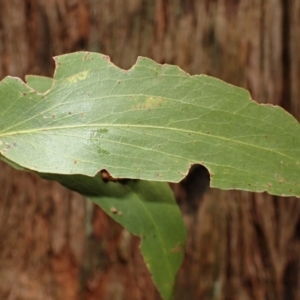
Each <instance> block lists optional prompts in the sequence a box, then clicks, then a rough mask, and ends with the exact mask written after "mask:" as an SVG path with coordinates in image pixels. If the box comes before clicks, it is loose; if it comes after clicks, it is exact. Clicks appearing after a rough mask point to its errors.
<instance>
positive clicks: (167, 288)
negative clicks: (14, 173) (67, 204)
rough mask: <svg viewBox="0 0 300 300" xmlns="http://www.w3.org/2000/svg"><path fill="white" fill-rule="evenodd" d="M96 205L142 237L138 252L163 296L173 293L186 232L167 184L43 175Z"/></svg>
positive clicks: (167, 297) (167, 296)
mask: <svg viewBox="0 0 300 300" xmlns="http://www.w3.org/2000/svg"><path fill="white" fill-rule="evenodd" d="M42 177H44V178H45V179H51V180H56V181H59V182H60V183H61V184H63V185H64V186H66V187H68V188H70V189H72V190H76V191H78V192H80V193H81V194H83V195H85V196H86V197H87V198H88V199H90V200H92V201H93V202H95V203H96V204H98V205H99V206H100V207H101V208H102V209H103V210H104V211H105V212H106V213H107V214H108V215H109V216H111V217H112V218H113V219H114V220H115V221H117V222H118V223H120V224H121V225H123V226H124V227H125V228H126V229H127V230H128V231H129V232H131V233H133V234H135V235H138V236H140V237H141V245H140V249H141V253H142V255H143V257H144V260H145V262H146V265H147V267H148V269H149V270H150V272H151V274H152V278H153V281H154V282H155V284H156V286H157V288H158V290H159V291H160V293H161V295H162V296H163V297H164V299H169V298H170V297H171V295H172V291H173V285H174V281H175V275H176V273H177V271H178V269H179V267H180V265H181V263H182V259H183V249H184V244H185V238H186V232H185V226H184V223H183V221H182V217H181V213H180V210H179V208H178V206H177V204H176V202H175V199H174V196H173V194H172V191H171V190H170V188H169V186H168V184H166V183H163V182H150V181H143V180H129V181H128V182H127V183H126V184H121V183H116V182H107V183H105V182H103V181H102V179H101V177H100V176H95V177H87V176H82V175H71V176H68V175H54V174H42Z"/></svg>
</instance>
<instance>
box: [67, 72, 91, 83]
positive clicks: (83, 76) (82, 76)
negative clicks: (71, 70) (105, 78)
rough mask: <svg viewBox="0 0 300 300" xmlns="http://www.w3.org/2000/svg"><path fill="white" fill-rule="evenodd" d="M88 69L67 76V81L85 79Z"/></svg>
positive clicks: (72, 81)
mask: <svg viewBox="0 0 300 300" xmlns="http://www.w3.org/2000/svg"><path fill="white" fill-rule="evenodd" d="M87 75H88V71H82V72H80V73H77V74H75V75H73V76H71V77H69V78H67V81H68V82H70V83H75V82H77V81H81V80H85V79H86V78H87Z"/></svg>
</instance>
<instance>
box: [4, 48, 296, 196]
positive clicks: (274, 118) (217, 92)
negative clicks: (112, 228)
mask: <svg viewBox="0 0 300 300" xmlns="http://www.w3.org/2000/svg"><path fill="white" fill-rule="evenodd" d="M55 61H56V66H57V67H56V71H55V75H54V80H53V84H52V86H51V88H50V89H48V90H47V91H46V92H43V93H40V92H38V91H36V90H34V89H32V88H31V87H29V86H28V85H26V84H25V83H23V82H22V81H21V80H20V79H18V78H12V77H7V78H5V79H3V80H2V81H1V82H0V105H1V111H0V153H1V154H2V155H3V156H5V157H6V158H7V159H9V160H10V161H13V162H15V163H16V164H18V165H20V166H23V167H25V168H26V169H30V170H35V171H37V172H45V173H56V174H84V175H88V176H94V175H95V174H96V173H97V172H98V171H99V170H101V169H107V170H108V171H109V172H110V174H112V175H113V176H114V177H119V178H122V177H126V178H136V179H145V180H154V181H170V182H177V181H179V180H180V179H182V178H183V177H184V176H185V175H186V173H187V170H188V169H189V167H190V165H192V164H195V163H200V164H202V165H204V166H205V167H206V168H207V169H208V170H209V172H210V175H211V186H212V187H218V188H221V189H242V190H249V191H256V192H261V191H268V192H269V193H271V194H275V195H294V196H299V195H300V186H299V174H300V172H299V170H300V169H299V168H300V138H299V136H300V130H299V124H298V122H297V121H296V120H295V119H294V118H293V117H292V116H291V115H289V114H288V113H287V112H286V111H284V110H283V109H282V108H280V107H277V106H272V105H259V104H257V103H256V102H254V101H252V100H251V99H250V95H249V93H248V92H247V91H246V90H244V89H241V88H238V87H235V86H232V85H229V84H227V83H225V82H223V81H220V80H218V79H215V78H212V77H209V76H204V75H200V76H190V75H188V74H186V73H185V72H183V71H182V70H181V69H179V68H178V67H176V66H170V65H159V64H157V63H155V62H154V61H152V60H150V59H147V58H139V59H138V61H137V63H136V64H135V65H134V66H133V67H132V68H131V69H130V70H122V69H119V68H118V67H116V66H115V65H113V64H112V63H111V62H110V61H109V58H108V57H107V56H104V55H101V54H96V53H89V52H78V53H72V54H66V55H62V56H58V57H56V58H55ZM31 85H32V84H31Z"/></svg>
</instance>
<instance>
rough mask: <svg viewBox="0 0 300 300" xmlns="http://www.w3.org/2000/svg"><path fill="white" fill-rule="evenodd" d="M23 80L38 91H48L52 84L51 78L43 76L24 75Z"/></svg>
mask: <svg viewBox="0 0 300 300" xmlns="http://www.w3.org/2000/svg"><path fill="white" fill-rule="evenodd" d="M25 80H26V83H27V85H28V86H30V87H31V88H32V89H34V90H36V91H37V92H39V93H44V92H46V91H48V90H49V89H50V88H51V86H52V84H53V79H52V78H49V77H45V76H37V75H26V76H25Z"/></svg>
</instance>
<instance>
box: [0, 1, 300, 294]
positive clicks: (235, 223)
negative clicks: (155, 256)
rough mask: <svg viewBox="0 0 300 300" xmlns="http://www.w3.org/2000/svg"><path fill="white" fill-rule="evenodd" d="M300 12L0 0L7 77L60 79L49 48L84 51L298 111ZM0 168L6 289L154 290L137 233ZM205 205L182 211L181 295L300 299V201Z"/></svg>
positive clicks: (298, 6) (223, 198) (231, 199)
mask: <svg viewBox="0 0 300 300" xmlns="http://www.w3.org/2000/svg"><path fill="white" fill-rule="evenodd" d="M299 11H300V1H299V0H288V1H283V0H281V1H280V0H272V1H271V0H239V1H233V0H230V1H229V0H228V1H222V0H214V1H211V0H185V1H181V0H173V1H162V0H156V1H152V0H128V1H123V0H110V1H104V0H101V1H100V0H89V1H88V0H54V1H43V0H23V1H18V0H11V1H6V0H0V79H1V78H3V77H4V76H5V75H8V74H9V75H13V76H20V77H24V75H25V74H28V73H31V74H44V75H52V72H53V67H54V65H53V62H52V60H51V57H52V56H54V55H58V54H62V53H66V52H71V51H76V50H81V49H82V50H91V51H97V52H102V53H105V54H107V55H109V56H111V58H112V61H113V62H115V63H116V64H118V65H119V66H121V67H123V68H130V67H131V66H132V65H133V64H134V62H135V61H136V58H137V56H138V55H143V56H148V57H151V58H154V59H155V60H156V61H157V62H160V63H172V64H177V65H179V66H180V67H182V68H183V69H184V70H185V71H187V72H190V73H192V74H195V73H206V74H210V75H213V76H216V77H219V78H221V79H224V80H226V81H228V82H230V83H232V84H236V85H239V86H243V87H246V88H248V89H249V90H250V91H251V94H252V96H253V98H254V99H255V100H257V101H259V102H265V103H273V104H280V105H283V106H284V107H285V108H287V109H289V110H290V111H291V112H292V113H293V114H294V115H295V116H296V117H298V118H299V116H300V115H299V114H300V110H299V104H298V103H299V101H298V98H299V96H300V88H299V84H298V82H299V80H300V63H299V50H300V49H299V48H300V44H299V42H298V36H299V28H300V26H299V25H300V24H299V23H300V19H299V15H300V14H299ZM0 109H1V108H0ZM0 168H1V169H0V224H1V225H0V298H1V299H22V300H23V299H24V300H26V299H28V300H29V299H30V300H34V299H49V300H50V299H51V300H52V299H53V300H54V299H64V300H65V299H66V300H68V299H72V300H73V299H88V300H91V299H110V300H111V299H130V300H139V299H149V300H150V299H151V300H152V299H160V297H159V295H158V293H157V292H156V290H155V287H154V285H153V283H152V282H151V278H150V276H149V274H148V271H147V270H146V268H145V266H144V264H143V261H142V258H141V256H140V254H139V251H138V238H136V237H131V236H130V235H128V233H127V232H126V231H124V230H123V229H122V228H121V227H120V226H119V225H117V224H115V223H114V222H113V221H112V220H110V219H109V218H108V217H106V215H105V214H104V213H103V212H102V211H101V210H100V209H99V208H97V207H94V206H93V205H92V204H90V203H88V202H86V201H85V200H84V199H83V198H82V197H80V196H79V195H78V194H75V193H72V192H69V191H67V190H66V189H64V188H62V187H60V186H59V185H58V184H56V183H52V182H45V181H43V180H41V179H39V178H37V177H36V176H34V175H30V174H28V173H22V172H17V171H15V170H12V169H11V168H10V167H8V166H6V165H4V164H0ZM179 192H180V191H179ZM180 193H181V195H184V193H182V192H180ZM200 198H201V197H200ZM199 203H200V204H199V207H198V209H194V210H193V212H192V213H191V212H189V213H184V219H185V222H186V224H187V228H188V234H189V237H188V242H187V246H186V256H185V261H184V264H183V266H182V268H181V270H180V272H179V274H178V278H177V284H176V297H175V298H176V299H180V300H182V299H187V300H190V299H204V300H205V299H207V300H210V299H219V300H221V299H228V300H234V299H256V300H260V299H299V298H300V285H299V280H300V277H299V267H300V264H299V262H300V259H299V253H300V251H299V250H300V248H299V238H300V225H299V224H300V223H299V213H300V202H299V200H297V199H294V198H289V199H288V198H280V197H271V196H268V195H267V194H255V195H254V194H250V193H245V192H232V191H231V192H229V191H227V192H224V191H219V190H211V191H209V192H208V193H207V194H205V196H204V197H203V198H202V199H199ZM184 206H185V207H186V206H187V204H184ZM184 211H187V210H186V209H185V210H184Z"/></svg>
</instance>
